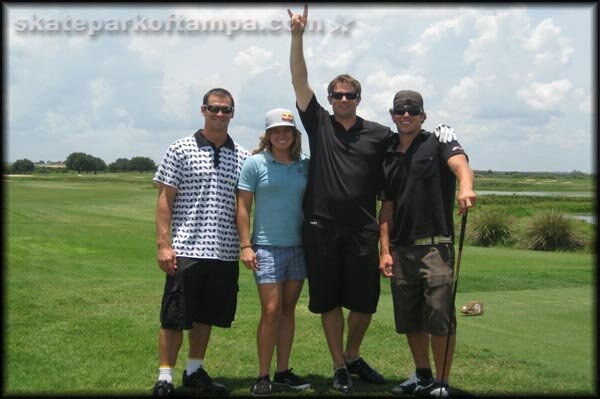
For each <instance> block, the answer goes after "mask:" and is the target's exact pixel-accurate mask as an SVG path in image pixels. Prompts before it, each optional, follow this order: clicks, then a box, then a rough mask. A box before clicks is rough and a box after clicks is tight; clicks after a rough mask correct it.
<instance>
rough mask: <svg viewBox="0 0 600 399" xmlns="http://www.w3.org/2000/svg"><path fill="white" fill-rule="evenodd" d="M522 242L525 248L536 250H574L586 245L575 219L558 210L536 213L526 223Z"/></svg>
mask: <svg viewBox="0 0 600 399" xmlns="http://www.w3.org/2000/svg"><path fill="white" fill-rule="evenodd" d="M520 243H521V246H522V247H523V248H525V249H531V250H536V251H561V250H564V251H572V250H577V249H581V248H583V247H584V246H585V243H584V240H583V239H582V238H581V237H580V236H579V235H578V234H577V232H576V228H575V223H574V222H573V220H572V219H571V218H570V217H568V216H566V215H565V214H563V213H561V212H559V211H557V210H547V211H542V212H540V213H538V214H536V215H534V216H533V217H532V218H531V219H530V220H529V221H528V222H527V223H526V224H525V227H524V229H523V231H522V233H521V237H520Z"/></svg>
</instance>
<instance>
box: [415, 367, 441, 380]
mask: <svg viewBox="0 0 600 399" xmlns="http://www.w3.org/2000/svg"><path fill="white" fill-rule="evenodd" d="M416 374H417V377H419V378H423V379H426V380H430V379H432V378H433V373H432V372H431V369H430V368H418V369H417V371H416ZM436 382H438V381H436Z"/></svg>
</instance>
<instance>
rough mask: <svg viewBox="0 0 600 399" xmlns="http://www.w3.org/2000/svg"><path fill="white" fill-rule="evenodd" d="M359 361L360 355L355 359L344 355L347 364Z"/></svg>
mask: <svg viewBox="0 0 600 399" xmlns="http://www.w3.org/2000/svg"><path fill="white" fill-rule="evenodd" d="M358 359H360V355H358V356H356V357H353V358H349V357H347V356H346V355H344V360H345V361H346V363H347V364H352V363H354V362H355V361H357V360H358Z"/></svg>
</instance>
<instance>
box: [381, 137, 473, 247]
mask: <svg viewBox="0 0 600 399" xmlns="http://www.w3.org/2000/svg"><path fill="white" fill-rule="evenodd" d="M399 144H400V138H399V136H398V134H395V135H394V137H393V138H392V143H391V145H390V147H389V148H388V150H387V151H386V154H385V160H384V162H383V174H384V178H385V183H384V190H383V194H382V199H384V200H388V201H394V216H393V228H392V231H391V232H390V243H391V244H392V245H409V244H411V243H412V242H413V241H414V240H416V239H419V238H425V237H431V236H438V235H444V236H451V237H452V238H454V219H453V210H454V203H455V196H456V176H455V175H454V173H452V171H451V170H450V168H449V167H448V159H449V158H450V157H452V156H454V155H457V154H463V155H465V156H466V154H465V152H464V150H463V148H462V147H461V146H460V144H459V143H458V142H457V141H452V142H450V143H446V144H444V143H440V142H439V141H438V139H437V138H436V137H435V135H434V134H432V133H430V132H427V131H425V130H421V132H420V133H419V134H418V135H417V136H416V137H415V139H414V140H413V142H412V144H411V145H410V147H409V148H408V150H407V151H406V153H400V152H396V148H397V147H398V145H399Z"/></svg>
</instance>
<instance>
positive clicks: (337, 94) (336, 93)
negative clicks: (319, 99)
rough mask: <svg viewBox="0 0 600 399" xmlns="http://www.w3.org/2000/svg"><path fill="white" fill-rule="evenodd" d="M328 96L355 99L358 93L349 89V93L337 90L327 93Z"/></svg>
mask: <svg viewBox="0 0 600 399" xmlns="http://www.w3.org/2000/svg"><path fill="white" fill-rule="evenodd" d="M329 96H330V97H331V98H333V99H334V100H341V99H342V97H346V100H356V99H357V98H358V97H359V96H360V94H358V93H357V92H355V91H351V92H349V93H342V92H339V91H334V92H332V93H329Z"/></svg>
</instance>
